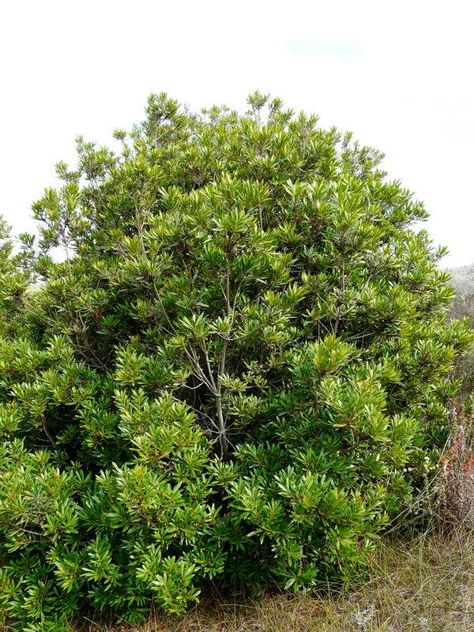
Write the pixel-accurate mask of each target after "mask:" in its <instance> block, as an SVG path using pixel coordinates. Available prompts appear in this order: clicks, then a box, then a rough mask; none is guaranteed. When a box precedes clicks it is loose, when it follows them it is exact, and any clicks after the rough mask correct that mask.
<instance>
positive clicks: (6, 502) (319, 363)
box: [0, 94, 469, 630]
mask: <svg viewBox="0 0 474 632" xmlns="http://www.w3.org/2000/svg"><path fill="white" fill-rule="evenodd" d="M249 104H250V111H249V112H248V113H247V114H245V115H239V114H237V113H235V112H233V111H230V110H228V109H226V108H217V107H213V108H211V109H210V110H208V111H204V112H202V113H200V114H192V113H189V112H187V111H186V110H185V109H183V108H180V107H179V106H178V104H177V103H176V102H174V101H172V100H170V99H168V98H167V97H166V96H164V95H160V96H159V97H157V96H152V97H150V100H149V103H148V107H147V116H146V120H145V122H144V123H142V124H141V125H139V126H137V127H136V128H135V130H134V131H133V132H132V133H131V134H125V133H124V132H121V131H117V132H116V134H115V137H116V140H117V146H118V147H119V149H117V150H116V151H115V152H113V151H111V150H109V149H106V148H97V147H95V146H94V145H93V144H89V143H86V142H84V141H83V140H82V139H80V140H79V141H78V164H77V169H76V170H74V171H71V170H70V169H69V168H68V166H67V165H65V164H59V165H58V174H59V176H60V178H61V179H62V181H63V184H62V186H60V187H59V188H58V189H56V190H48V191H46V192H45V194H44V197H43V198H42V199H41V200H40V201H38V202H37V203H36V204H35V205H34V214H35V217H36V218H37V219H38V220H39V221H40V225H41V237H40V239H39V243H38V245H37V246H36V245H35V243H34V240H33V239H32V238H30V237H28V236H26V235H24V236H23V237H22V240H23V249H22V250H21V252H19V253H17V254H13V253H12V252H11V247H10V246H9V242H8V241H5V242H4V249H3V251H2V256H3V260H4V265H3V273H2V277H1V282H0V309H1V320H0V332H1V339H0V401H1V409H0V433H1V448H0V449H1V455H2V458H1V459H0V551H1V553H0V555H1V569H0V602H1V604H2V606H1V607H2V608H3V612H4V616H5V617H7V618H9V619H10V620H11V621H14V622H16V624H17V625H18V626H19V629H26V630H63V629H67V621H68V620H69V619H70V617H71V616H73V615H75V614H77V613H78V612H80V611H81V610H83V609H89V610H90V609H92V610H93V612H94V613H95V614H96V615H97V613H102V614H104V615H105V614H108V613H113V614H117V615H120V616H122V617H126V618H128V619H130V620H131V619H133V618H136V617H138V616H140V615H142V614H144V613H146V611H147V609H148V608H149V607H150V605H151V604H152V603H154V604H155V605H156V606H158V607H163V608H165V609H167V610H168V611H170V612H176V613H179V612H181V611H182V610H183V609H184V608H185V607H186V605H187V604H189V603H190V602H193V601H194V600H196V599H197V598H198V595H199V592H200V590H201V589H202V588H203V587H205V585H206V583H207V582H209V580H210V579H213V580H214V582H216V583H218V585H219V586H221V587H223V588H224V587H227V588H230V589H241V588H248V587H259V586H263V585H265V584H268V583H276V584H277V585H278V586H280V587H285V588H291V589H295V590H300V589H305V588H309V587H311V586H314V585H318V584H319V583H324V584H325V585H327V582H336V583H337V582H346V583H347V582H350V580H351V578H353V577H354V576H355V574H356V573H357V570H358V567H359V566H360V564H361V562H363V559H364V554H365V552H366V551H367V550H369V549H370V548H371V547H372V546H373V545H374V542H375V540H376V537H377V534H378V533H380V532H381V530H383V528H384V526H385V525H386V524H387V521H388V520H389V519H390V518H391V517H394V516H395V515H397V514H398V513H399V512H400V510H401V509H403V508H406V506H407V504H408V503H409V501H410V499H411V498H412V496H413V494H414V493H416V490H417V487H418V486H419V484H420V482H421V481H422V480H423V477H424V476H425V475H426V473H427V472H428V471H429V470H430V468H432V467H433V463H435V462H436V459H437V454H438V450H439V448H440V447H441V446H443V443H444V441H445V439H446V436H447V433H448V431H449V421H448V415H447V404H448V402H449V399H450V398H451V397H452V395H453V394H454V392H455V389H456V384H455V383H453V381H452V380H451V377H450V371H451V366H452V362H453V358H454V357H455V355H456V354H457V353H459V352H461V351H462V350H463V349H464V348H466V346H467V344H468V341H469V333H468V332H467V329H466V327H465V326H464V325H463V324H462V323H460V322H459V321H452V322H448V319H447V315H448V311H449V305H450V301H451V290H450V289H449V288H448V287H447V286H446V280H447V275H446V274H445V273H443V272H440V271H438V270H437V267H436V262H437V259H438V258H439V257H440V256H441V255H442V252H441V251H436V250H434V249H433V247H432V245H431V243H430V240H429V239H428V236H427V234H426V233H425V232H423V231H419V232H417V231H416V230H415V228H414V227H413V224H414V222H416V221H417V220H420V219H423V218H425V216H426V214H425V211H424V210H423V207H422V205H421V204H419V203H417V202H414V201H413V200H412V197H411V195H410V193H409V192H407V191H406V190H405V189H403V188H402V187H401V186H400V184H399V183H398V182H391V181H389V180H387V179H386V176H385V173H384V172H383V171H381V170H380V168H379V163H380V160H381V156H380V154H378V153H377V152H375V151H373V150H371V149H368V148H366V147H359V146H358V145H357V143H354V142H353V141H352V140H351V137H350V136H349V135H341V134H339V133H338V132H337V131H336V130H334V129H331V130H329V131H325V130H323V129H321V128H319V127H318V126H317V119H316V118H315V117H313V116H306V115H304V114H299V115H294V114H293V113H292V112H290V111H287V110H285V109H284V108H283V107H282V104H281V103H280V102H279V101H278V100H274V101H270V100H268V99H267V98H265V97H262V96H261V95H259V94H255V95H253V96H252V97H251V98H250V99H249ZM56 247H59V252H60V253H62V255H64V256H63V259H64V260H62V261H61V257H58V255H57V254H56V255H54V256H53V257H51V256H50V254H51V253H54V249H55V248H56Z"/></svg>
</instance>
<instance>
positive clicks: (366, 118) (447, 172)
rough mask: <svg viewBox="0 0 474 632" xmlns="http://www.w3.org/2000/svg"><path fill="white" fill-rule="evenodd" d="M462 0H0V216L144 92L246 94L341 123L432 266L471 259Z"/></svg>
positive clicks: (467, 15) (106, 132)
mask: <svg viewBox="0 0 474 632" xmlns="http://www.w3.org/2000/svg"><path fill="white" fill-rule="evenodd" d="M472 5H473V3H471V2H470V1H469V0H450V1H449V2H448V1H444V2H441V1H437V0H431V1H427V0H426V1H425V0H411V1H406V0H396V1H395V0H385V1H384V0H357V1H356V0H347V1H345V0H324V1H321V0H312V1H303V0H292V1H291V2H288V1H285V2H282V1H279V0H273V1H268V0H260V1H258V0H253V1H247V0H239V1H238V2H225V1H224V0H220V1H218V0H216V1H212V0H199V1H185V0H174V1H172V0H169V1H168V2H160V1H159V0H155V1H151V0H134V1H128V2H127V1H122V0H92V1H91V0H80V1H78V0H40V1H38V0H2V1H0V64H1V75H0V77H1V84H0V85H1V95H0V97H1V98H0V139H1V152H0V211H1V212H2V213H3V214H4V216H5V217H6V218H7V220H8V221H9V223H10V224H12V225H13V227H14V229H15V231H20V230H25V229H28V228H29V227H31V220H30V206H31V202H32V201H33V200H34V199H35V198H37V197H38V196H39V194H40V193H41V191H42V189H43V188H44V187H45V186H50V185H52V184H54V164H55V163H56V162H57V161H58V160H66V161H68V160H71V159H72V157H73V150H74V139H75V137H76V136H77V135H78V134H83V135H84V136H85V137H86V138H87V139H88V140H96V141H98V142H99V143H105V142H108V141H109V140H110V137H111V132H112V130H113V129H114V128H117V127H125V128H127V127H130V126H131V125H132V124H133V123H135V122H137V121H139V120H141V118H142V112H143V107H144V105H145V101H146V97H147V95H148V94H149V93H150V92H161V91H166V92H169V93H170V94H171V95H172V96H174V97H176V98H178V99H180V100H181V101H183V102H185V103H187V104H188V105H190V106H191V107H196V108H197V107H202V106H207V105H211V104H212V103H224V102H225V103H227V104H229V105H231V106H234V107H238V108H243V107H245V98H246V96H247V95H248V94H249V93H250V92H251V91H253V90H255V89H259V90H260V91H264V92H271V93H272V94H273V95H274V96H280V97H282V98H283V99H284V100H285V102H286V103H287V104H288V105H289V106H291V107H294V108H296V109H300V108H303V109H306V110H308V111H312V112H316V113H317V114H319V115H320V117H321V124H322V125H324V126H330V125H332V124H335V125H336V126H337V127H338V128H340V129H343V130H345V129H349V130H352V131H353V132H354V135H355V137H356V138H358V139H360V140H361V141H362V142H363V143H366V144H370V145H373V146H375V147H377V148H379V149H381V150H382V151H383V152H384V153H385V154H386V161H385V166H386V169H387V170H388V171H389V173H390V175H391V176H392V177H394V178H399V179H401V180H402V182H403V183H404V184H405V185H406V186H407V187H409V188H410V189H412V190H413V191H414V192H415V194H416V196H417V197H418V198H419V199H421V200H423V201H424V202H425V205H426V207H427V209H428V210H429V212H430V213H431V219H430V220H429V222H428V229H429V230H430V232H431V234H432V236H433V239H434V240H435V242H437V243H442V244H445V245H447V246H448V247H449V249H450V253H451V254H450V256H449V258H447V259H446V261H445V265H462V264H465V263H470V262H472V261H473V260H474V251H473V248H472V246H471V242H472V241H473V240H474V234H473V231H472V228H473V224H474V219H473V218H474V195H473V191H472V188H473V184H474V178H473V176H472V170H473V166H474V164H473V158H472V156H473V150H474V84H473V76H474V73H473V65H474V36H473V24H474V20H473V18H474V6H472Z"/></svg>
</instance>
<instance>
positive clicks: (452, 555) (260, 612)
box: [83, 529, 474, 632]
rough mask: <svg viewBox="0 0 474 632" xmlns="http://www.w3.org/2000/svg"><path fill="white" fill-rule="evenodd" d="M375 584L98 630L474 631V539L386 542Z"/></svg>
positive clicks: (218, 604)
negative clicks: (330, 594) (340, 592)
mask: <svg viewBox="0 0 474 632" xmlns="http://www.w3.org/2000/svg"><path fill="white" fill-rule="evenodd" d="M371 568H372V572H371V576H370V578H369V580H368V581H367V583H366V584H365V585H364V586H362V587H360V588H359V589H358V590H356V591H354V592H352V593H348V594H345V595H340V596H338V597H327V596H326V597H318V596H302V597H290V596H288V595H277V596H266V597H264V598H262V599H261V600H260V601H258V602H254V603H250V604H249V603H246V604H243V603H225V602H223V601H222V600H214V601H213V602H212V603H204V604H202V605H200V606H199V607H198V608H196V609H195V610H194V611H192V612H190V613H189V614H188V615H187V616H185V617H184V618H181V619H178V618H163V617H160V616H155V617H153V619H152V620H151V621H150V622H149V623H148V624H146V625H143V626H137V627H127V626H117V627H115V628H109V627H107V626H99V625H94V624H92V623H90V624H88V625H87V626H86V627H84V628H83V630H88V631H90V632H92V631H94V632H99V631H101V632H292V631H295V632H296V631H298V632H356V631H357V632H361V631H362V630H365V631H367V632H438V631H441V630H443V631H449V632H456V631H458V630H459V631H462V632H468V631H469V630H474V534H473V533H472V531H464V530H462V529H458V530H455V531H454V532H452V533H451V535H450V537H449V539H447V538H446V537H444V538H443V537H441V536H440V535H436V534H431V535H426V534H425V535H423V536H418V537H417V538H416V539H414V540H412V541H411V542H407V543H401V542H400V541H397V542H394V543H388V544H386V545H385V546H384V547H383V549H382V551H381V552H380V553H379V554H377V556H376V557H374V559H373V563H372V565H371Z"/></svg>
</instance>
